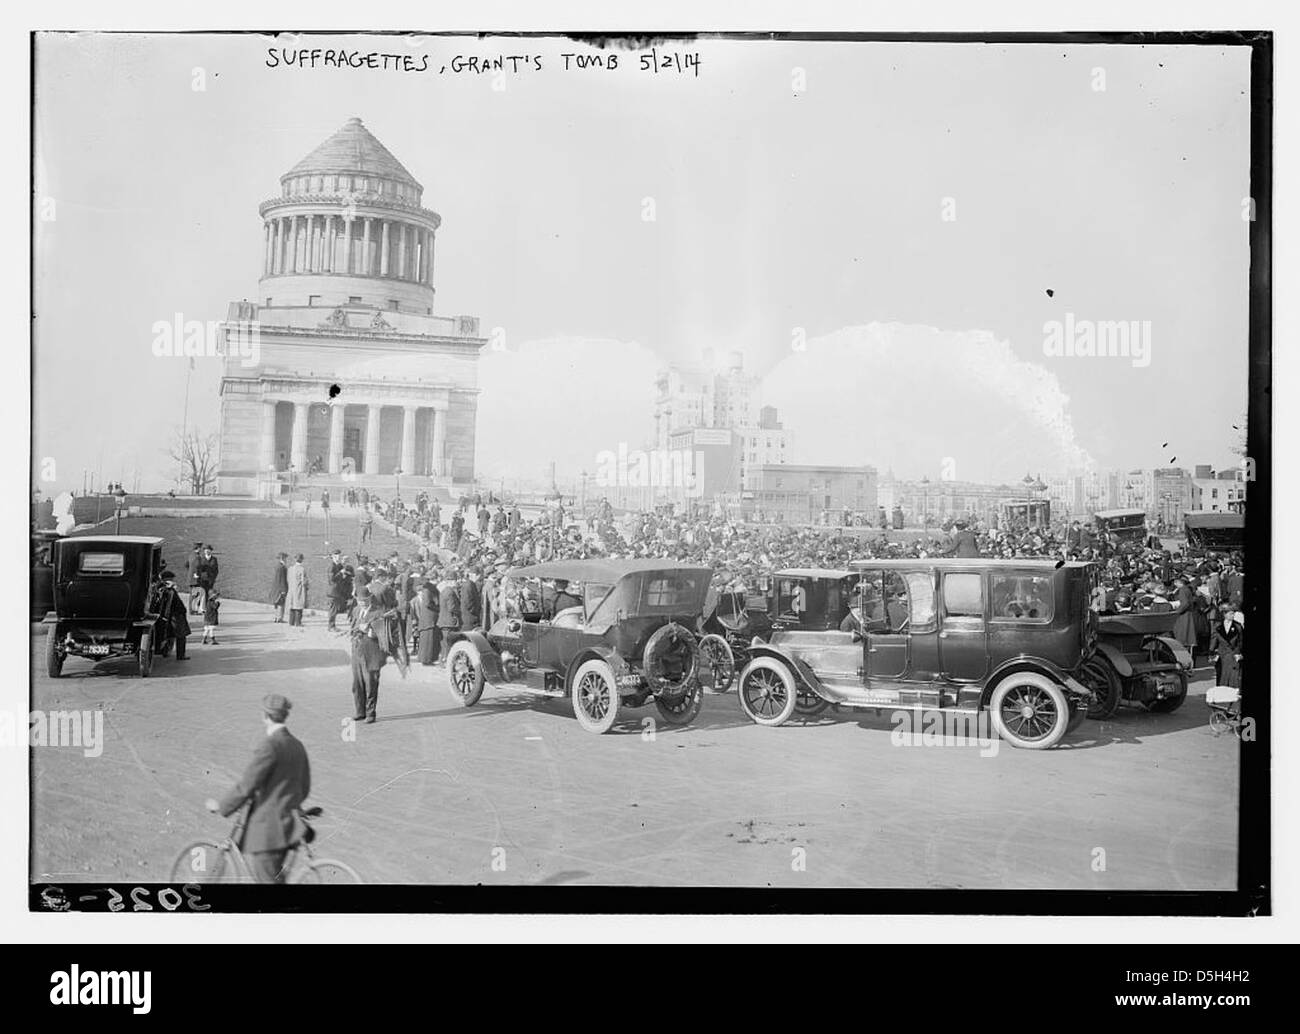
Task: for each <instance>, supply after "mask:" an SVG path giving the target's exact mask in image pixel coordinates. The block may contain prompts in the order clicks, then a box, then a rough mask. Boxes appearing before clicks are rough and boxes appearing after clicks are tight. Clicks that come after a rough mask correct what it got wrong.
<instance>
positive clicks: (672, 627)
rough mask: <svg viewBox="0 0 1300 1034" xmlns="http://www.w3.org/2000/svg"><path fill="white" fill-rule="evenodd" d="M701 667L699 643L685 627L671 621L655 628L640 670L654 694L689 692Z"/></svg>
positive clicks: (642, 658)
mask: <svg viewBox="0 0 1300 1034" xmlns="http://www.w3.org/2000/svg"><path fill="white" fill-rule="evenodd" d="M699 666H700V644H699V642H698V641H697V640H696V638H695V636H694V634H693V633H692V632H691V630H690V629H689V628H687V627H686V626H685V625H679V624H678V623H677V622H676V621H670V622H668V624H666V625H664V626H662V627H661V628H657V629H655V632H654V634H653V635H651V636H650V639H649V641H648V642H647V643H646V644H645V652H644V653H643V654H642V655H641V670H642V673H643V674H644V675H645V680H646V683H647V685H649V687H650V691H651V692H652V693H656V694H658V693H673V692H679V691H681V690H684V689H686V688H687V687H688V686H689V685H690V684H691V682H692V681H693V680H694V679H695V673H696V672H697V671H698V670H699Z"/></svg>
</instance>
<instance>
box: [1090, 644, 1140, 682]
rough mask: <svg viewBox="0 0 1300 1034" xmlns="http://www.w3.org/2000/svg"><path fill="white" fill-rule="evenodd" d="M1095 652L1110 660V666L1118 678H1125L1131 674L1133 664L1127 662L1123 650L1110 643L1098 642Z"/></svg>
mask: <svg viewBox="0 0 1300 1034" xmlns="http://www.w3.org/2000/svg"><path fill="white" fill-rule="evenodd" d="M1097 652H1098V653H1099V654H1101V655H1102V656H1103V657H1105V658H1106V660H1108V661H1110V666H1111V667H1112V668H1114V669H1115V674H1117V675H1118V676H1119V677H1120V678H1122V679H1126V678H1129V677H1130V676H1131V675H1132V674H1133V665H1131V664H1130V663H1129V662H1128V658H1127V657H1125V656H1124V651H1123V650H1121V649H1120V648H1119V647H1117V646H1115V645H1113V644H1111V643H1098V644H1097Z"/></svg>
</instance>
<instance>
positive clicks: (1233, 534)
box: [1183, 513, 1246, 556]
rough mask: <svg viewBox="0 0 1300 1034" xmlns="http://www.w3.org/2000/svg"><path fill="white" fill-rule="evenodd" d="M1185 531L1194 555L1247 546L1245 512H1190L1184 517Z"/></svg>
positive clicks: (1190, 549) (1189, 548)
mask: <svg viewBox="0 0 1300 1034" xmlns="http://www.w3.org/2000/svg"><path fill="white" fill-rule="evenodd" d="M1183 531H1184V533H1185V534H1186V535H1187V551H1188V552H1189V553H1190V554H1191V555H1192V556H1204V555H1205V554H1206V553H1208V552H1220V553H1229V552H1232V551H1233V550H1239V549H1245V548H1246V515H1245V514H1244V513H1189V514H1187V515H1186V516H1184V517H1183Z"/></svg>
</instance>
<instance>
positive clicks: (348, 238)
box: [343, 216, 352, 273]
mask: <svg viewBox="0 0 1300 1034" xmlns="http://www.w3.org/2000/svg"><path fill="white" fill-rule="evenodd" d="M343 272H345V273H351V272H352V220H351V219H348V218H347V217H346V216H345V217H344V219H343Z"/></svg>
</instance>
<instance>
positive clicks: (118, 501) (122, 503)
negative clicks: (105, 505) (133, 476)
mask: <svg viewBox="0 0 1300 1034" xmlns="http://www.w3.org/2000/svg"><path fill="white" fill-rule="evenodd" d="M113 498H114V500H115V509H116V516H117V523H116V524H115V525H114V529H113V534H114V535H121V534H122V511H123V510H124V509H125V508H126V493H125V492H124V491H122V486H121V485H118V487H117V491H116V492H114V493H113Z"/></svg>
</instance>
